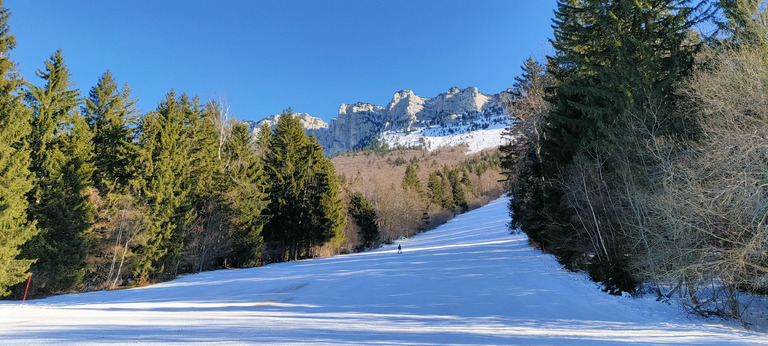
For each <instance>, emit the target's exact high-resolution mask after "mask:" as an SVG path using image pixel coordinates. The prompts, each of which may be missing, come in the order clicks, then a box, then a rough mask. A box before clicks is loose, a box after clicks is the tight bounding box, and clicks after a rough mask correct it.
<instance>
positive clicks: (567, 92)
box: [516, 0, 698, 292]
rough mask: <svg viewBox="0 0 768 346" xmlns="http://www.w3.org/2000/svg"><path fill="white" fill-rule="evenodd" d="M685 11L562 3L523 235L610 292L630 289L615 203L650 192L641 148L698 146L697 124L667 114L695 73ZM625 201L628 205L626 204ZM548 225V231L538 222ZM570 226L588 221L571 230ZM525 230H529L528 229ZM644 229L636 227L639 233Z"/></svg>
mask: <svg viewBox="0 0 768 346" xmlns="http://www.w3.org/2000/svg"><path fill="white" fill-rule="evenodd" d="M688 4H689V2H686V1H679V0H662V1H651V0H642V1H603V0H559V1H558V3H557V6H558V7H557V11H556V13H555V20H554V29H555V36H554V40H553V41H552V44H553V46H554V48H555V54H554V55H553V56H551V57H549V60H548V65H547V70H548V72H549V73H551V75H552V76H553V79H554V82H555V83H556V86H555V87H554V88H553V90H552V91H553V93H552V95H551V97H550V98H549V100H550V101H551V102H552V109H551V111H550V112H549V114H548V115H547V118H546V126H545V127H544V131H543V136H542V139H543V141H542V142H541V151H540V155H539V154H538V153H535V156H534V155H531V154H528V155H529V157H531V158H532V159H534V160H536V161H540V162H541V166H540V167H537V164H535V165H533V166H530V167H529V168H532V169H534V170H535V171H532V172H529V173H534V174H541V176H540V178H541V182H542V184H541V187H540V189H539V188H537V190H539V191H535V193H536V194H535V195H529V196H531V197H532V198H531V199H530V200H528V201H524V203H529V205H528V206H527V207H526V208H520V209H518V211H523V210H525V211H527V212H529V213H530V214H531V215H521V216H520V217H518V218H516V220H527V221H525V222H524V223H523V224H522V225H521V226H522V228H523V230H524V231H526V232H527V233H528V234H529V235H530V238H531V239H532V240H533V241H536V242H538V243H539V244H540V245H541V246H542V247H544V248H547V249H549V250H550V251H552V252H554V253H556V254H557V255H558V256H559V257H560V259H561V261H563V263H566V264H567V265H576V266H587V267H588V269H589V270H590V273H591V274H592V275H593V278H595V279H597V280H601V281H604V282H606V283H607V285H606V286H607V287H610V288H611V289H612V290H614V292H616V291H618V290H632V289H634V281H633V280H634V279H633V278H632V277H631V276H632V275H631V273H630V271H629V265H628V262H627V261H628V258H629V257H630V256H629V255H628V254H629V253H632V252H633V251H635V250H634V249H633V246H634V245H633V244H634V243H633V242H632V241H631V239H628V238H627V236H626V235H627V234H628V231H627V228H626V227H625V224H622V223H624V222H625V221H624V220H626V219H632V213H633V212H634V211H633V210H630V209H631V208H629V207H626V208H625V207H623V205H624V203H626V204H629V203H630V202H629V201H627V202H616V201H615V200H616V199H617V198H619V196H624V195H626V191H628V190H630V189H628V187H629V185H627V184H633V185H632V189H653V185H654V184H656V183H655V182H654V181H653V179H652V178H650V177H652V176H653V173H652V172H650V171H647V170H649V169H653V168H652V166H653V165H654V157H653V155H649V154H648V153H647V152H643V149H642V148H643V147H646V148H647V147H651V146H650V145H645V144H643V143H644V142H643V141H648V140H652V139H654V138H659V137H661V136H673V137H678V138H684V137H691V136H695V135H696V133H697V132H698V129H697V126H696V122H695V121H692V120H691V119H688V118H686V113H685V112H674V111H672V110H673V109H674V108H673V107H674V106H675V105H676V102H675V98H676V96H675V94H674V92H673V89H674V87H675V84H676V83H678V82H679V81H680V80H681V78H682V77H684V76H686V75H687V74H688V73H689V72H690V71H691V68H692V64H693V56H694V53H695V52H696V49H697V45H696V42H690V41H689V37H690V36H689V33H690V31H689V29H690V27H691V25H693V24H694V21H692V20H689V19H690V18H689V17H690V15H691V13H692V12H693V11H694V8H693V7H691V6H688ZM626 198H632V196H626ZM542 220H546V221H542ZM574 220H588V222H576V221H574ZM528 221H530V222H528ZM639 227H642V225H639Z"/></svg>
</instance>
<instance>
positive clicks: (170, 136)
mask: <svg viewBox="0 0 768 346" xmlns="http://www.w3.org/2000/svg"><path fill="white" fill-rule="evenodd" d="M196 108H197V105H196V104H193V103H191V102H190V100H189V98H188V97H187V96H186V95H182V96H180V97H177V96H176V93H175V92H173V91H171V92H170V93H169V94H167V95H166V97H165V100H163V101H162V102H161V103H160V104H159V105H158V107H157V109H156V110H154V111H152V112H150V113H149V114H147V115H146V116H144V117H143V118H142V120H141V127H140V142H139V159H138V160H139V164H140V169H141V171H142V175H141V177H140V179H139V181H138V182H137V183H138V184H139V186H140V187H141V191H142V194H143V200H144V203H146V204H147V206H148V208H149V210H148V213H149V218H150V224H149V226H148V230H147V231H148V233H149V235H150V236H149V240H148V241H147V244H146V245H145V246H143V247H141V248H140V249H139V250H138V254H137V256H136V261H137V264H136V273H135V275H136V277H137V278H138V279H139V280H140V282H142V283H146V282H148V281H149V280H151V279H156V278H158V277H162V276H169V275H174V274H176V269H177V268H176V266H177V265H178V264H179V259H180V258H179V257H180V255H181V251H182V235H183V232H184V230H185V229H186V227H187V226H188V225H189V223H190V222H191V220H192V218H193V208H192V201H191V192H192V182H191V181H190V179H189V172H190V170H191V167H190V166H191V158H192V147H191V143H190V140H189V137H190V135H191V133H190V132H191V131H190V129H189V126H190V122H191V121H192V120H193V119H192V118H193V114H194V112H195V111H196Z"/></svg>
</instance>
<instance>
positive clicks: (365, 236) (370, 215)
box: [349, 192, 379, 251]
mask: <svg viewBox="0 0 768 346" xmlns="http://www.w3.org/2000/svg"><path fill="white" fill-rule="evenodd" d="M349 214H350V215H351V216H352V217H353V218H354V219H355V224H356V225H357V228H358V234H359V237H360V249H359V250H360V251H362V250H365V249H370V248H371V247H373V245H374V243H375V242H376V241H377V240H378V237H379V225H378V219H379V217H378V216H377V215H376V209H374V208H373V206H372V205H371V203H370V202H369V201H368V199H366V198H365V196H363V194H362V193H359V192H357V193H354V194H352V197H350V200H349Z"/></svg>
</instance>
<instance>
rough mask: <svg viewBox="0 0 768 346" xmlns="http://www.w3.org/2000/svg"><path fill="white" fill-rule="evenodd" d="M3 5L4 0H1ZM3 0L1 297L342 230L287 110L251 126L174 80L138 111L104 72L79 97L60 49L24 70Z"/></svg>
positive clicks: (213, 259)
mask: <svg viewBox="0 0 768 346" xmlns="http://www.w3.org/2000/svg"><path fill="white" fill-rule="evenodd" d="M0 6H1V3H0ZM9 15H10V13H9V11H8V9H7V8H2V9H1V10H0V296H8V295H11V297H20V294H23V290H24V284H25V283H26V280H27V278H28V277H29V275H30V273H34V279H33V284H32V285H31V287H30V296H33V297H34V296H44V295H50V294H56V293H62V292H69V291H83V290H93V289H110V288H114V287H117V286H121V285H126V284H127V285H144V284H148V283H151V282H156V281H161V280H166V279H169V278H172V277H174V276H176V275H177V274H180V273H187V272H197V271H202V270H208V269H213V268H221V267H249V266H255V265H261V264H264V263H269V262H276V261H286V260H296V259H302V258H307V257H312V256H314V255H315V253H314V249H315V248H317V247H318V246H321V245H323V244H326V243H331V244H332V246H336V247H338V246H340V244H342V243H344V242H346V239H345V234H344V232H343V230H344V229H345V225H346V214H345V212H344V208H345V203H344V201H343V200H342V197H343V196H342V194H341V192H340V185H339V182H338V181H337V176H336V173H335V171H334V167H333V165H332V164H331V162H330V160H329V159H328V158H326V157H325V155H324V154H323V149H322V147H321V146H320V144H319V143H318V142H317V140H316V139H315V138H314V137H308V136H307V135H306V134H305V133H304V130H303V128H302V127H301V125H300V123H299V121H298V119H295V118H294V117H293V116H292V114H291V111H290V110H288V111H286V112H285V113H284V114H283V116H282V117H281V118H280V121H279V122H278V124H277V126H276V127H275V128H274V129H270V128H265V129H263V130H262V131H261V132H260V135H259V136H258V138H252V137H253V136H252V134H251V132H250V130H249V129H248V127H247V126H246V125H244V124H242V123H240V122H237V121H235V120H234V119H233V118H232V116H231V115H230V114H229V112H228V108H227V107H226V105H224V104H220V103H217V102H215V101H209V102H201V100H200V99H199V98H197V97H190V96H188V95H186V94H177V93H176V92H175V91H171V92H169V93H168V94H166V95H165V97H164V98H163V99H162V101H160V103H159V104H158V105H157V107H156V108H155V109H153V110H151V111H149V112H147V113H146V114H143V115H142V114H139V113H138V111H137V109H136V107H135V100H134V99H133V98H132V97H131V90H130V88H128V86H127V85H124V86H122V87H120V86H119V85H118V84H117V82H116V80H115V78H114V76H113V75H112V74H111V73H110V72H109V71H107V72H105V73H104V74H103V75H102V76H101V77H100V78H99V79H98V81H97V82H96V84H95V85H94V86H93V87H92V88H91V89H90V90H89V92H88V94H87V95H81V93H80V91H79V90H78V89H77V88H75V87H74V85H73V83H72V82H71V81H70V72H69V70H68V68H67V65H66V63H65V60H64V55H63V53H62V51H61V50H57V51H56V52H54V53H53V54H52V55H51V57H50V58H49V59H48V60H46V61H45V62H44V65H43V67H42V68H40V69H39V70H38V71H37V73H36V75H37V77H39V80H38V81H37V83H31V82H28V81H25V80H23V79H22V78H21V77H20V75H19V73H18V71H16V65H15V63H14V62H13V61H12V60H11V59H10V52H11V50H12V49H13V48H14V47H15V44H16V42H15V37H14V35H12V34H11V33H10V28H9V26H8V16H9Z"/></svg>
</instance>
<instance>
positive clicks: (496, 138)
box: [379, 123, 508, 154]
mask: <svg viewBox="0 0 768 346" xmlns="http://www.w3.org/2000/svg"><path fill="white" fill-rule="evenodd" d="M487 125H488V126H485V127H484V128H481V129H472V128H473V126H474V125H472V126H468V125H465V126H456V127H450V126H449V127H444V126H434V127H428V128H427V127H420V128H416V129H414V130H412V131H384V132H383V133H382V134H381V136H380V137H379V140H380V141H381V142H383V143H387V145H389V146H390V147H423V148H425V149H427V150H429V151H433V150H437V149H439V148H444V147H452V146H457V145H462V144H466V145H467V146H468V147H469V149H468V151H467V154H472V153H477V152H480V151H482V150H483V149H488V148H495V147H498V146H500V145H503V144H505V143H506V141H508V139H507V138H505V137H504V136H503V134H504V132H505V129H506V125H505V124H504V123H496V124H487Z"/></svg>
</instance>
